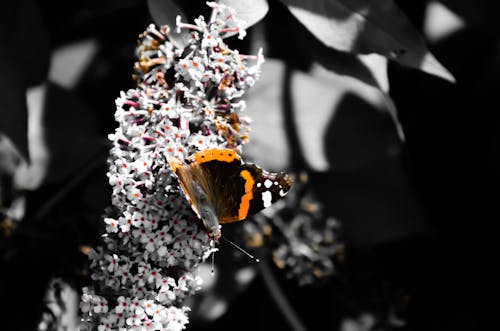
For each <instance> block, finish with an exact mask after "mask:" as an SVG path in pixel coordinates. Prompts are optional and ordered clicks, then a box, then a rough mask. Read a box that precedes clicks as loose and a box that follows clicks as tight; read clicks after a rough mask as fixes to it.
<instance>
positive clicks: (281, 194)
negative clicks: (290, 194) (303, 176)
mask: <svg viewBox="0 0 500 331" xmlns="http://www.w3.org/2000/svg"><path fill="white" fill-rule="evenodd" d="M286 194H287V192H285V191H283V189H281V190H280V196H282V197H284V196H285V195H286Z"/></svg>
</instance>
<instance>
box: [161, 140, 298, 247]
mask: <svg viewBox="0 0 500 331" xmlns="http://www.w3.org/2000/svg"><path fill="white" fill-rule="evenodd" d="M169 163H170V166H171V167H172V170H173V171H174V172H175V174H176V175H177V177H178V179H179V183H180V186H181V188H182V191H183V192H184V194H185V195H186V197H187V199H188V200H189V202H190V203H191V207H192V208H193V210H194V211H195V213H196V214H197V215H198V217H199V218H200V219H201V220H202V221H203V224H204V225H205V227H206V229H207V230H208V231H209V235H210V237H211V238H212V239H214V240H218V239H219V238H220V236H221V233H220V224H225V223H232V222H237V221H242V220H244V219H245V218H246V217H247V216H249V215H252V214H255V213H257V212H259V211H261V210H262V209H264V208H266V207H269V206H270V205H271V204H272V203H273V202H275V201H276V200H278V199H280V198H282V197H283V196H285V195H286V194H287V192H288V191H289V190H290V187H291V185H292V180H291V179H290V177H289V176H288V175H287V174H284V173H271V172H267V171H265V170H263V169H261V168H260V167H258V166H256V165H255V164H252V163H245V162H243V161H242V160H241V157H240V156H239V155H238V154H237V153H236V152H235V151H233V150H231V149H217V148H215V149H208V150H204V151H201V152H197V153H195V154H193V155H191V156H190V157H189V158H188V159H187V160H186V162H182V161H181V160H179V159H178V158H175V157H172V158H170V159H169Z"/></svg>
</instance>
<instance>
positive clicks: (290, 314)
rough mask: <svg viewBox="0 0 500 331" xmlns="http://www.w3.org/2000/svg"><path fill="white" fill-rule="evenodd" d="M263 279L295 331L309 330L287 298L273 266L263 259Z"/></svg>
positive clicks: (261, 272) (260, 265)
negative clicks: (272, 268)
mask: <svg viewBox="0 0 500 331" xmlns="http://www.w3.org/2000/svg"><path fill="white" fill-rule="evenodd" d="M257 266H258V268H259V271H260V274H261V275H262V279H263V280H264V283H265V284H266V287H267V289H268V290H269V292H270V294H271V297H272V298H273V300H274V302H275V303H276V306H278V309H279V310H280V311H281V313H282V314H283V316H284V317H285V319H286V320H287V322H288V324H289V325H290V327H291V329H292V330H293V331H307V328H306V326H305V325H304V324H303V323H302V321H301V320H300V318H299V317H298V314H297V312H296V311H295V310H294V309H293V307H292V305H291V304H290V302H289V301H288V299H287V298H286V296H285V294H284V293H283V291H282V289H281V287H280V286H279V284H278V282H277V281H276V278H275V277H274V275H273V273H272V270H271V268H270V267H269V264H268V263H267V261H265V260H263V261H261V263H259V264H258V265H257Z"/></svg>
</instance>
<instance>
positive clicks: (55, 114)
mask: <svg viewBox="0 0 500 331" xmlns="http://www.w3.org/2000/svg"><path fill="white" fill-rule="evenodd" d="M46 98H47V99H46V103H45V111H44V118H43V127H44V130H45V132H46V139H47V146H48V150H49V155H50V161H49V169H48V175H47V177H46V178H45V183H52V182H55V181H58V180H61V179H64V178H67V177H68V176H71V175H72V174H74V173H75V171H78V170H79V169H80V168H81V167H82V166H84V165H85V164H87V163H88V162H89V161H90V160H92V159H93V158H95V157H96V156H97V155H100V154H101V153H100V152H102V150H103V149H104V148H106V143H105V138H104V137H103V136H102V135H101V134H99V132H98V119H97V118H96V117H95V115H94V114H93V113H92V111H91V109H90V108H89V107H87V106H86V105H85V104H84V103H83V102H82V101H81V100H80V99H79V98H78V97H77V96H76V95H74V94H72V93H70V92H69V91H66V90H64V89H62V88H61V87H59V86H57V85H53V84H51V85H49V86H48V91H47V97H46Z"/></svg>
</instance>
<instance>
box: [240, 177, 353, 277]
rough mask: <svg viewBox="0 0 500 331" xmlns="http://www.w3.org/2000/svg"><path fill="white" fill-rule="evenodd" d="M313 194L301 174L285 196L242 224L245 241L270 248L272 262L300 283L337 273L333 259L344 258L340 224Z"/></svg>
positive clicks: (249, 244)
mask: <svg viewBox="0 0 500 331" xmlns="http://www.w3.org/2000/svg"><path fill="white" fill-rule="evenodd" d="M323 209H324V208H323V206H322V204H321V203H320V202H318V201H317V199H316V198H315V197H314V195H313V194H312V192H311V190H310V187H309V185H308V178H307V175H305V174H301V175H300V176H298V180H296V181H295V183H294V190H293V191H291V192H290V193H289V194H288V196H287V199H283V200H280V201H278V202H277V203H275V204H274V205H273V206H271V207H270V208H268V209H266V210H264V211H263V212H262V213H260V214H257V215H255V216H254V217H253V222H247V223H246V224H245V227H244V230H245V233H246V234H245V237H246V244H247V246H249V247H258V246H262V245H264V244H267V245H270V246H271V247H273V249H272V251H273V252H272V255H273V261H274V263H275V264H276V266H277V267H278V268H280V269H284V270H285V272H286V275H287V277H289V278H294V279H296V280H297V282H298V283H299V284H300V285H307V284H312V283H313V282H315V281H316V280H319V279H326V277H328V276H332V275H334V274H335V272H336V268H335V261H341V260H342V259H343V251H344V245H343V244H342V242H341V241H340V240H339V237H340V224H339V222H338V221H337V220H336V219H335V218H333V217H328V216H326V215H324V212H323Z"/></svg>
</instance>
